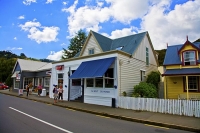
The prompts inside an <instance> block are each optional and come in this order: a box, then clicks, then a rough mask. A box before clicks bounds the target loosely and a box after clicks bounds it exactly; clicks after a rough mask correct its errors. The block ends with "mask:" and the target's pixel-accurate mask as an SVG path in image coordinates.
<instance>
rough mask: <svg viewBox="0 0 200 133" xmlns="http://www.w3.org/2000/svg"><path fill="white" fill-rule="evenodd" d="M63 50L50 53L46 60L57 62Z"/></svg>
mask: <svg viewBox="0 0 200 133" xmlns="http://www.w3.org/2000/svg"><path fill="white" fill-rule="evenodd" d="M62 55H63V50H61V51H58V52H55V51H51V52H50V55H48V56H47V59H50V60H55V61H58V60H60V59H61V58H62Z"/></svg>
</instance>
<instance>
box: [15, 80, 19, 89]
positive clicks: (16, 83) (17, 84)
mask: <svg viewBox="0 0 200 133" xmlns="http://www.w3.org/2000/svg"><path fill="white" fill-rule="evenodd" d="M19 83H20V81H15V88H18V89H20V88H19Z"/></svg>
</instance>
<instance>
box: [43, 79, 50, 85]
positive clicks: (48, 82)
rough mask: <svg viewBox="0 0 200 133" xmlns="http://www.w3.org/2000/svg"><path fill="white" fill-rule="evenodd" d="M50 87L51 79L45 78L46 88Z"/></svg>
mask: <svg viewBox="0 0 200 133" xmlns="http://www.w3.org/2000/svg"><path fill="white" fill-rule="evenodd" d="M49 85H50V78H49V77H45V78H44V86H45V87H49Z"/></svg>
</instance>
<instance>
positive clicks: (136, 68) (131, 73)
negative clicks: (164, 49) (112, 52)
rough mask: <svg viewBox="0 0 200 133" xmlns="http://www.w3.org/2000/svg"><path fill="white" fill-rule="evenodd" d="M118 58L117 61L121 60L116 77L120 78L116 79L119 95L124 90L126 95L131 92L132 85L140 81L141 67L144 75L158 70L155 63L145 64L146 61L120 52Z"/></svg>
mask: <svg viewBox="0 0 200 133" xmlns="http://www.w3.org/2000/svg"><path fill="white" fill-rule="evenodd" d="M118 59H119V62H120V60H121V61H122V62H123V63H122V65H121V66H120V65H119V69H118V77H119V78H120V77H121V79H119V80H118V82H119V84H118V85H119V95H121V93H123V92H124V91H125V92H126V93H127V95H131V94H132V92H133V87H134V86H135V85H138V84H139V83H140V82H141V81H140V70H141V69H142V70H146V72H145V73H146V75H148V74H149V73H150V72H151V71H158V69H157V66H156V65H152V64H150V65H149V66H146V62H144V61H141V60H138V59H135V58H130V57H127V56H125V55H122V54H119V56H118ZM120 67H121V68H120ZM120 71H121V72H120ZM120 80H121V81H120ZM120 84H121V86H120Z"/></svg>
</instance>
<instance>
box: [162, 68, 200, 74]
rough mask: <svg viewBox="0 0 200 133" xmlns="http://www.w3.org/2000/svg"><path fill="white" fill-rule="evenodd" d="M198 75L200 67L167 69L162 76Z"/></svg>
mask: <svg viewBox="0 0 200 133" xmlns="http://www.w3.org/2000/svg"><path fill="white" fill-rule="evenodd" d="M177 75H200V68H182V69H167V70H166V71H165V73H164V74H162V76H177Z"/></svg>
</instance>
